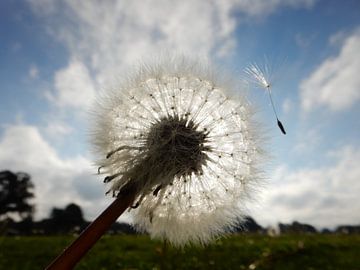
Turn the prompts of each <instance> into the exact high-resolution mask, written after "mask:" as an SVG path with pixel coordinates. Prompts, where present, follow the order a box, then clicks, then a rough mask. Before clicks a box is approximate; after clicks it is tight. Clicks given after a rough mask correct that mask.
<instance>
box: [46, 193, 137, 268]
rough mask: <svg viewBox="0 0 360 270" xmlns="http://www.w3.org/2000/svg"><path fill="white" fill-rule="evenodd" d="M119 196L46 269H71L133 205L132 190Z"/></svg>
mask: <svg viewBox="0 0 360 270" xmlns="http://www.w3.org/2000/svg"><path fill="white" fill-rule="evenodd" d="M122 191H125V192H121V194H120V195H119V196H118V197H117V198H116V200H115V201H114V202H112V204H110V205H109V207H108V208H107V209H105V211H104V212H102V213H101V215H100V216H98V217H97V219H95V220H94V221H93V222H92V223H91V224H90V225H89V226H88V227H87V228H86V229H85V230H84V231H83V232H82V233H81V234H80V235H79V237H78V238H76V239H75V241H74V242H73V243H72V244H71V245H70V246H69V247H67V248H66V249H65V250H64V251H63V252H62V253H61V254H60V255H59V256H58V257H57V258H56V259H55V260H54V261H52V263H51V264H50V265H49V266H48V267H47V268H46V269H48V270H60V269H61V270H66V269H73V268H74V267H75V265H76V264H77V263H78V262H79V261H80V260H81V258H82V257H83V256H84V255H85V254H86V253H87V252H88V251H89V250H90V249H91V248H92V246H93V245H94V244H95V243H96V242H97V241H98V240H99V239H100V237H101V236H102V235H103V234H104V233H105V232H106V230H107V229H109V227H110V226H111V225H112V224H113V223H114V222H115V221H116V220H117V218H118V217H119V216H120V215H121V214H122V213H123V212H124V211H125V210H126V209H127V208H128V207H129V206H130V205H131V204H132V203H133V201H134V199H135V192H134V189H133V188H131V187H128V188H125V189H122Z"/></svg>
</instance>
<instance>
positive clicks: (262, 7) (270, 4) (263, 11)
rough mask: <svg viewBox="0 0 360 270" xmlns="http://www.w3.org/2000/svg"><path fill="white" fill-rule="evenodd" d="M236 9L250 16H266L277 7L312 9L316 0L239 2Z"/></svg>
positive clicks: (245, 0) (249, 0)
mask: <svg viewBox="0 0 360 270" xmlns="http://www.w3.org/2000/svg"><path fill="white" fill-rule="evenodd" d="M236 2H237V5H238V8H239V9H240V10H241V11H243V12H245V13H247V14H249V15H252V16H266V15H268V14H270V13H272V12H274V11H275V10H276V9H278V8H279V7H281V6H283V7H292V8H297V7H307V8H310V7H312V6H313V5H314V4H315V2H316V0H257V1H256V0H255V1H254V0H239V1H236Z"/></svg>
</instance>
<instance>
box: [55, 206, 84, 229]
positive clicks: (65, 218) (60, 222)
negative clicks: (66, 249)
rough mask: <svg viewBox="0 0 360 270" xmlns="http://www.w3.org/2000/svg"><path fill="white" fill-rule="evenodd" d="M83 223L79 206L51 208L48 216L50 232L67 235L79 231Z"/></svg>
mask: <svg viewBox="0 0 360 270" xmlns="http://www.w3.org/2000/svg"><path fill="white" fill-rule="evenodd" d="M84 223H85V220H84V217H83V213H82V210H81V208H80V206H78V205H76V204H74V203H71V204H69V205H67V206H66V207H65V209H59V208H53V210H52V211H51V215H50V224H49V225H50V226H51V230H52V231H53V232H56V233H67V232H71V231H74V230H77V229H79V228H80V227H82V226H83V225H84Z"/></svg>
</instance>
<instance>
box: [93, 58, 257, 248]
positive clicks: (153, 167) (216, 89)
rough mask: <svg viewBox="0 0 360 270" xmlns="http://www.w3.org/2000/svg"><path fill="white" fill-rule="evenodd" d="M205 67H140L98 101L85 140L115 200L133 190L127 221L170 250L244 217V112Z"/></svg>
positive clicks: (247, 131)
mask: <svg viewBox="0 0 360 270" xmlns="http://www.w3.org/2000/svg"><path fill="white" fill-rule="evenodd" d="M223 78H224V77H222V76H220V75H219V73H218V72H216V71H213V70H211V69H210V67H209V66H208V65H204V64H201V63H200V64H199V62H198V61H191V60H188V59H186V58H184V57H174V58H170V59H167V60H162V61H160V63H158V64H153V65H142V66H141V67H140V68H139V70H138V72H137V73H135V75H132V76H131V77H130V79H129V80H128V81H127V82H124V83H121V84H120V85H119V86H117V87H115V88H114V89H113V90H111V91H108V92H106V94H104V95H103V96H102V97H99V99H98V103H97V105H96V109H95V119H94V130H93V136H92V139H93V143H94V145H95V151H96V153H97V155H98V156H99V160H98V162H97V165H98V166H99V167H101V173H103V174H105V175H107V178H105V179H107V180H106V181H105V182H108V185H109V186H110V191H111V192H112V193H113V194H114V196H116V195H117V194H118V193H119V192H120V191H121V189H122V188H123V187H124V186H125V185H126V184H127V183H129V182H132V183H133V184H134V186H135V187H136V194H137V196H136V199H135V202H137V206H138V207H137V208H136V209H134V210H131V211H133V214H134V220H133V223H134V226H135V227H136V228H137V229H138V230H140V231H145V232H148V233H149V234H150V235H151V236H152V237H154V238H160V239H167V240H168V241H169V242H171V243H172V244H173V245H175V246H183V245H185V244H187V243H190V242H191V243H200V244H206V243H207V242H209V241H210V240H212V239H214V238H216V237H218V236H219V235H221V234H222V233H224V232H226V231H227V230H228V229H229V228H231V226H234V225H236V224H237V223H238V221H239V219H241V218H243V217H244V215H246V213H247V212H246V204H247V202H248V201H249V200H250V199H251V198H252V194H253V193H254V190H255V189H257V186H258V183H259V180H260V179H261V173H260V165H261V160H262V157H263V154H262V153H263V151H262V147H261V143H260V139H259V136H258V135H259V132H258V130H257V129H256V123H255V122H254V119H253V110H252V107H251V105H250V103H249V102H248V101H247V100H246V98H245V97H243V96H241V94H239V93H240V92H238V96H237V97H234V92H235V91H241V89H237V88H236V86H235V85H231V84H230V83H229V80H224V79H223Z"/></svg>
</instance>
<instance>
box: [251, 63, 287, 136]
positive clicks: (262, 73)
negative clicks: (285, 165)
mask: <svg viewBox="0 0 360 270" xmlns="http://www.w3.org/2000/svg"><path fill="white" fill-rule="evenodd" d="M245 73H246V74H247V75H249V76H250V79H251V81H252V82H254V83H255V84H256V85H257V86H259V87H260V88H264V89H265V90H266V91H267V92H268V94H269V99H270V102H271V107H272V109H273V112H274V114H275V117H276V120H277V125H278V127H279V128H280V130H281V132H282V133H283V134H284V135H285V134H286V131H285V128H284V126H283V124H282V123H281V121H280V120H279V117H278V114H277V112H276V109H275V105H274V100H273V98H272V95H271V84H270V80H269V79H268V78H267V76H266V74H269V72H268V70H267V67H266V66H265V69H264V70H263V69H262V68H260V67H259V66H258V65H256V64H252V65H250V66H249V67H247V68H246V69H245Z"/></svg>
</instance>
